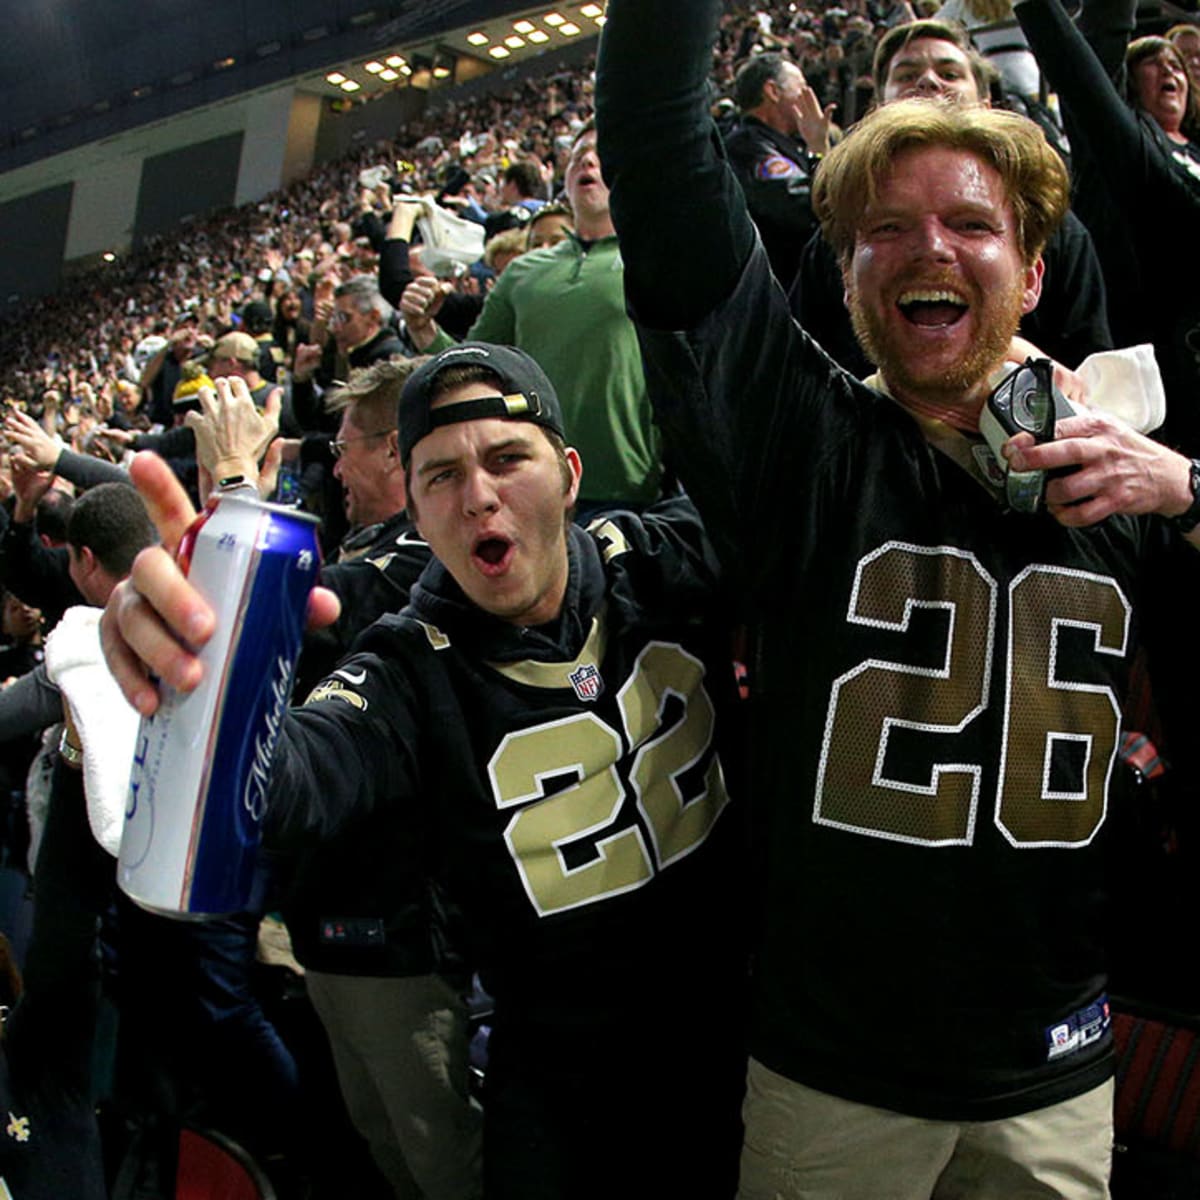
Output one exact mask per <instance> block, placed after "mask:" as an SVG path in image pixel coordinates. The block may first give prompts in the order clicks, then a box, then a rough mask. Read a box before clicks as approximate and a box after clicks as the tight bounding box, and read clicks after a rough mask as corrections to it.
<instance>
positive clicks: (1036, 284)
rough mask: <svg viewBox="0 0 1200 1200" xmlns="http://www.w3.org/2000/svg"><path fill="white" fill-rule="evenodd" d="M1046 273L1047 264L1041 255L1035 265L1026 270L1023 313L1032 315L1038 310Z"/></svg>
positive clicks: (1034, 262) (1022, 298) (1022, 302)
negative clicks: (1043, 277)
mask: <svg viewBox="0 0 1200 1200" xmlns="http://www.w3.org/2000/svg"><path fill="white" fill-rule="evenodd" d="M1045 273H1046V264H1045V262H1043V261H1042V256H1041V255H1040V254H1039V255H1038V256H1037V258H1036V259H1034V261H1033V265H1032V266H1030V267H1026V268H1025V279H1024V281H1023V282H1024V285H1025V288H1024V293H1023V294H1022V296H1021V312H1022V313H1031V312H1033V310H1034V309H1035V308H1037V303H1038V301H1039V300H1040V299H1041V296H1042V276H1043V275H1044V274H1045Z"/></svg>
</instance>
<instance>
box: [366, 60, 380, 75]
mask: <svg viewBox="0 0 1200 1200" xmlns="http://www.w3.org/2000/svg"><path fill="white" fill-rule="evenodd" d="M363 70H364V71H366V72H367V73H368V74H369V75H378V74H379V72H380V71H382V70H383V63H381V62H375V61H374V59H372V60H371V62H369V63H363Z"/></svg>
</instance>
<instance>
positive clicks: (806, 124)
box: [796, 83, 837, 154]
mask: <svg viewBox="0 0 1200 1200" xmlns="http://www.w3.org/2000/svg"><path fill="white" fill-rule="evenodd" d="M835 108H837V105H836V104H827V105H825V107H824V108H822V107H821V101H820V99H818V97H817V93H816V92H815V91H813V89H812V88H811V87H809V85H808V84H807V83H802V84H801V85H800V94H799V99H798V101H797V104H796V117H797V120H798V122H799V125H800V136H801V137H802V138H803V139H804V144H805V145H806V146H807V147H808V148H809V150H810V151H811V152H812V153H813V154H828V153H829V151H830V149H831V147H830V144H829V127H830V126H831V125H832V124H833V110H834V109H835Z"/></svg>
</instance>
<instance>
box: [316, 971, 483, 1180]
mask: <svg viewBox="0 0 1200 1200" xmlns="http://www.w3.org/2000/svg"><path fill="white" fill-rule="evenodd" d="M305 984H306V986H307V988H308V994H309V998H310V999H311V1000H312V1003H313V1007H314V1008H315V1009H316V1010H317V1014H318V1016H320V1018H321V1023H322V1024H323V1025H324V1026H325V1032H326V1034H327V1035H328V1037H329V1045H330V1047H331V1049H332V1050H333V1061H334V1064H335V1066H336V1067H337V1073H338V1082H339V1083H340V1084H341V1087H342V1095H343V1096H344V1097H345V1100H346V1108H347V1109H348V1110H349V1113H350V1119H351V1120H352V1121H353V1122H354V1124H355V1127H356V1128H357V1129H358V1131H359V1132H360V1133H361V1134H362V1135H363V1137H365V1138H366V1139H367V1143H368V1144H369V1146H370V1147H371V1155H372V1157H373V1158H374V1159H375V1161H376V1163H377V1164H378V1165H379V1168H380V1170H381V1171H382V1172H383V1173H384V1175H386V1176H387V1178H388V1181H389V1182H390V1183H391V1185H392V1188H393V1190H394V1191H395V1193H396V1197H397V1200H419V1198H423V1200H474V1198H475V1197H477V1196H478V1195H479V1191H480V1174H481V1172H480V1150H481V1146H480V1143H481V1140H482V1139H481V1120H480V1114H479V1112H478V1111H477V1110H476V1109H475V1108H473V1107H472V1105H471V1102H470V1100H469V1099H468V1096H467V1019H466V1011H465V1007H464V1005H463V1002H462V999H461V997H459V996H458V994H457V993H456V992H455V991H454V989H453V988H451V987H450V985H449V984H447V983H446V981H445V980H444V979H442V978H440V977H439V976H437V975H416V976H411V977H407V978H400V979H373V978H367V977H362V976H352V975H329V974H325V973H323V972H319V971H309V972H307V974H306V975H305Z"/></svg>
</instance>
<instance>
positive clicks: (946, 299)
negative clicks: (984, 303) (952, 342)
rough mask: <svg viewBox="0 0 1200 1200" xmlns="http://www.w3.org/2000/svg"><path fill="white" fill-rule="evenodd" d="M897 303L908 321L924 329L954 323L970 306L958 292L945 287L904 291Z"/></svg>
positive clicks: (942, 326)
mask: <svg viewBox="0 0 1200 1200" xmlns="http://www.w3.org/2000/svg"><path fill="white" fill-rule="evenodd" d="M896 304H897V307H898V308H899V309H900V312H901V313H902V314H903V316H904V319H905V320H906V321H908V322H909V323H910V324H912V325H919V326H921V327H922V328H924V329H942V328H945V327H947V326H950V325H953V324H954V323H955V322H956V321H957V320H958V319H959V318H960V317H961V316H962V315H963V313H965V312H966V311H967V308H968V305H967V302H966V301H965V300H964V299H963V298H962V297H961V296H960V295H958V293H957V292H952V291H948V290H946V289H943V288H931V289H928V290H922V291H918V290H911V291H907V292H902V293H901V295H900V299H899V300H898V301H897V302H896Z"/></svg>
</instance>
